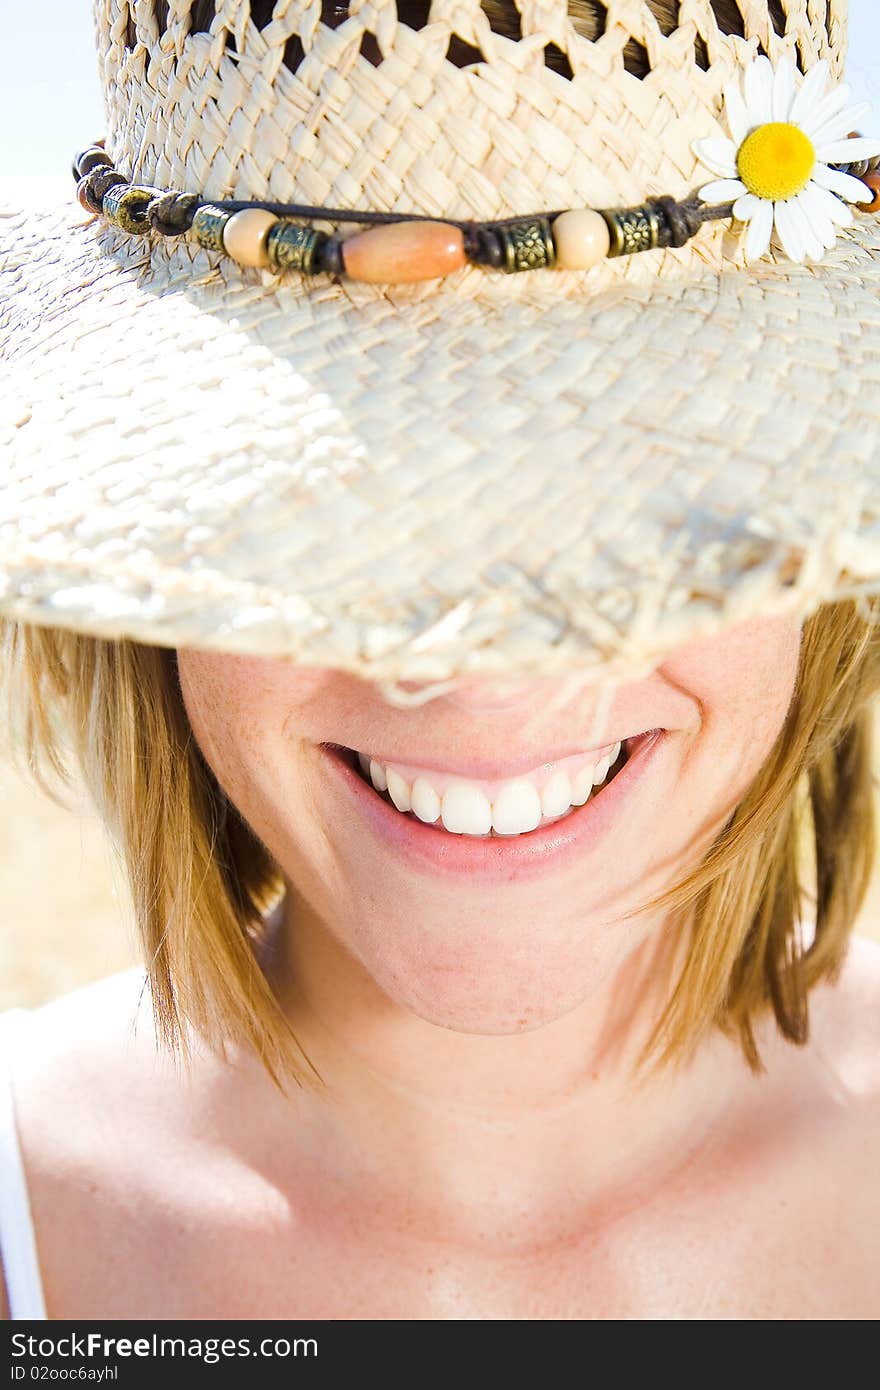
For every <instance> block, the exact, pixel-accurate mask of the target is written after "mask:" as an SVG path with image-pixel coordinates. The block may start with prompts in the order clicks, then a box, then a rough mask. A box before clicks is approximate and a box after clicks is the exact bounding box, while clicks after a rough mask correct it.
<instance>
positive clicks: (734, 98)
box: [724, 81, 752, 149]
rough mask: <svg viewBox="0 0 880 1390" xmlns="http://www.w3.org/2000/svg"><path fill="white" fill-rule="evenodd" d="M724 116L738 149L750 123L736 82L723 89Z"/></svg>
mask: <svg viewBox="0 0 880 1390" xmlns="http://www.w3.org/2000/svg"><path fill="white" fill-rule="evenodd" d="M724 114H725V116H726V117H727V125H728V128H729V130H730V134H731V135H732V137H733V143H734V144H735V145H736V147H737V149H739V147H740V145H741V144H742V142H743V140H745V138H746V136H747V135H748V133H749V131H750V130H751V128H752V122H751V121H750V120H749V113H748V111H747V109H746V104H745V102H744V101H743V95H742V92H741V91H740V87H739V83H738V82H737V81H733V82H728V83H727V85H726V87H725V88H724Z"/></svg>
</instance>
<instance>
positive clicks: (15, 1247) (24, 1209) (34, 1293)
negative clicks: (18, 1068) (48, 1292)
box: [0, 1009, 46, 1320]
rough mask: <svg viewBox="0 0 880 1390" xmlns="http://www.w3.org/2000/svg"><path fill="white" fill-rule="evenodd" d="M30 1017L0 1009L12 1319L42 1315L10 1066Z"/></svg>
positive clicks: (0, 1117) (1, 1174) (3, 1246)
mask: <svg viewBox="0 0 880 1390" xmlns="http://www.w3.org/2000/svg"><path fill="white" fill-rule="evenodd" d="M30 1021H31V1015H30V1012H29V1010H27V1009H7V1010H6V1011H5V1012H4V1013H0V1255H2V1259H3V1271H4V1273H5V1275H6V1291H7V1293H8V1295H9V1312H10V1316H11V1317H12V1318H14V1319H15V1320H18V1319H23V1318H36V1319H41V1320H45V1318H46V1303H45V1300H44V1298H43V1282H42V1279H41V1278H40V1263H39V1260H38V1258H37V1243H36V1240H35V1238H34V1223H33V1218H32V1217H31V1207H30V1201H29V1200H28V1191H27V1182H26V1180H25V1175H24V1167H23V1166H22V1161H21V1149H20V1147H19V1142H18V1130H17V1127H16V1122H15V1103H14V1100H13V1095H12V1066H13V1062H14V1060H15V1057H16V1055H17V1054H18V1051H19V1049H20V1048H21V1047H22V1045H23V1044H24V1040H25V1035H26V1029H27V1027H28V1026H29V1025H30Z"/></svg>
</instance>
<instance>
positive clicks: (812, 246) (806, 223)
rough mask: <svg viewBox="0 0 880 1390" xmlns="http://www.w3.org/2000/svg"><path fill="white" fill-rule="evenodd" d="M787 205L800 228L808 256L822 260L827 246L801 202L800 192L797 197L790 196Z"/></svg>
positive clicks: (815, 259)
mask: <svg viewBox="0 0 880 1390" xmlns="http://www.w3.org/2000/svg"><path fill="white" fill-rule="evenodd" d="M787 207H788V210H789V216H790V217H791V218H792V219H793V221H794V222H795V223H796V224H797V226H798V228H799V229H800V234H801V240H802V242H803V245H804V248H805V251H806V254H807V256H809V258H810V260H811V261H821V259H822V257H823V256H824V255H825V251H826V247H825V245H824V244H823V242H822V239H821V238H820V237H819V236H818V234H817V232H816V229H815V228H814V226H813V224H812V222H811V221H810V216H809V213H808V212H807V209H806V207H805V206H804V204H803V203H802V202H801V197H800V194H798V196H797V197H796V198H790V199H789V200H788V203H787Z"/></svg>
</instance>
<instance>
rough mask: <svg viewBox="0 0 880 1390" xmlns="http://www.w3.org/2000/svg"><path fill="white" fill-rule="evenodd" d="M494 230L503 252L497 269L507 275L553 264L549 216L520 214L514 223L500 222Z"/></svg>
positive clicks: (552, 243)
mask: <svg viewBox="0 0 880 1390" xmlns="http://www.w3.org/2000/svg"><path fill="white" fill-rule="evenodd" d="M495 231H496V233H497V235H498V240H499V242H500V243H501V249H502V251H503V253H504V262H503V264H502V266H501V269H502V270H503V271H505V272H506V273H507V274H508V275H512V274H514V273H515V272H516V271H520V270H540V269H542V268H543V267H544V266H552V265H555V264H556V244H555V242H554V240H553V232H552V230H551V227H550V221H549V218H546V217H523V218H521V219H520V220H519V221H518V222H507V223H500V224H498V225H497V226H496V227H495Z"/></svg>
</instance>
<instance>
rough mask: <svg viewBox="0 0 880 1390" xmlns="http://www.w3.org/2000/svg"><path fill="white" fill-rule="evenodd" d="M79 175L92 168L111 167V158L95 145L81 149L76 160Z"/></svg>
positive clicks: (87, 172)
mask: <svg viewBox="0 0 880 1390" xmlns="http://www.w3.org/2000/svg"><path fill="white" fill-rule="evenodd" d="M77 163H78V165H79V172H80V175H81V176H83V177H84V176H85V175H86V174H90V173H91V172H92V170H93V169H97V168H99V167H101V166H104V167H106V168H108V169H112V168H113V160H112V159H111V158H110V156H109V154H108V153H107V151H106V150H101V149H99V148H98V146H97V145H92V146H91V147H90V148H89V149H87V150H83V152H82V154H81V155H80V157H79V159H78V161H77Z"/></svg>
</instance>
